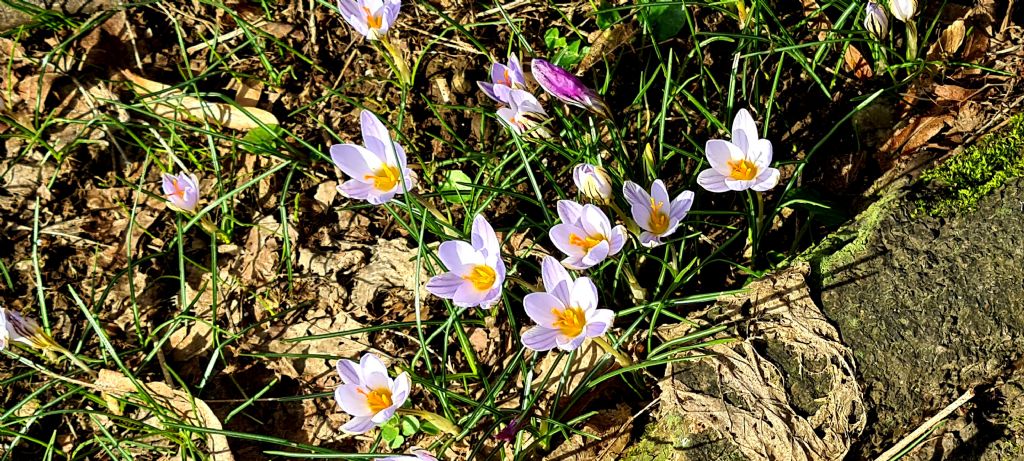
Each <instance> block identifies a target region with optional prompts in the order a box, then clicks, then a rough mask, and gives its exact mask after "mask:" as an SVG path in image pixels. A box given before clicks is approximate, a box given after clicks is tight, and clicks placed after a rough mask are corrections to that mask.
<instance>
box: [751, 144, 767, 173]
mask: <svg viewBox="0 0 1024 461" xmlns="http://www.w3.org/2000/svg"><path fill="white" fill-rule="evenodd" d="M747 158H748V159H749V160H750V161H751V162H754V165H755V166H757V169H758V170H759V171H764V169H766V168H768V167H769V166H771V164H772V142H771V141H769V140H767V139H758V140H757V141H756V142H754V145H753V146H751V149H750V150H749V151H748V152H747Z"/></svg>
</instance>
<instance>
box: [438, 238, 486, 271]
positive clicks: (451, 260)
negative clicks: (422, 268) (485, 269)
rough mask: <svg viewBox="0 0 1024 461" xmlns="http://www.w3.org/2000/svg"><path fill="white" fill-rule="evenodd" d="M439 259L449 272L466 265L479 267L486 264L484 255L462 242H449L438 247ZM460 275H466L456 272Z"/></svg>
mask: <svg viewBox="0 0 1024 461" xmlns="http://www.w3.org/2000/svg"><path fill="white" fill-rule="evenodd" d="M437 257H438V258H439V259H440V260H441V262H442V263H444V266H445V267H446V268H448V270H449V271H453V272H454V271H455V270H456V269H458V268H460V267H463V266H465V265H474V266H475V265H479V264H483V263H484V258H483V255H481V254H480V252H479V251H477V250H476V249H475V248H473V246H472V245H470V244H469V243H467V242H464V241H462V240H449V241H447V242H442V243H441V245H440V246H438V247H437ZM456 273H457V274H458V275H460V276H461V275H465V274H463V273H460V272H456Z"/></svg>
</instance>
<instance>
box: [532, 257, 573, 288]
mask: <svg viewBox="0 0 1024 461" xmlns="http://www.w3.org/2000/svg"><path fill="white" fill-rule="evenodd" d="M540 275H541V279H543V280H544V289H545V290H546V291H548V292H551V291H553V290H554V289H555V287H556V286H558V284H559V283H563V282H571V281H572V278H571V277H570V276H569V271H567V270H565V267H562V264H561V263H559V262H558V260H557V259H555V258H553V257H551V256H545V257H544V259H543V260H542V261H541V263H540Z"/></svg>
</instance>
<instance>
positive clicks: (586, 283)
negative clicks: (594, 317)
mask: <svg viewBox="0 0 1024 461" xmlns="http://www.w3.org/2000/svg"><path fill="white" fill-rule="evenodd" d="M571 296H572V300H573V305H574V306H576V307H579V308H581V309H584V310H590V309H594V308H595V307H597V286H595V285H594V282H593V281H592V280H590V278H589V277H580V278H578V279H576V282H575V283H573V285H572V295H571Z"/></svg>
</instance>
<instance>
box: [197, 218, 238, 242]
mask: <svg viewBox="0 0 1024 461" xmlns="http://www.w3.org/2000/svg"><path fill="white" fill-rule="evenodd" d="M199 227H201V228H203V230H204V231H206V233H207V234H210V235H212V236H214V237H216V238H217V240H220V241H221V243H231V238H229V237H228V234H225V233H224V231H222V230H220V228H219V227H217V225H216V224H214V223H213V220H211V219H210V215H205V214H204V215H203V216H202V217H201V218H199Z"/></svg>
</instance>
